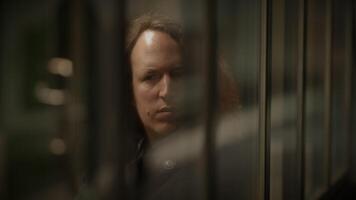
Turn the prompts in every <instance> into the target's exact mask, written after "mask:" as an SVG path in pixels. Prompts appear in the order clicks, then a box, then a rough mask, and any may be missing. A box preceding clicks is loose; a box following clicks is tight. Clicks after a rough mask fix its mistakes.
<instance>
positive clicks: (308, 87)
mask: <svg viewBox="0 0 356 200" xmlns="http://www.w3.org/2000/svg"><path fill="white" fill-rule="evenodd" d="M327 7H328V6H327V1H324V0H311V1H308V3H307V19H306V20H307V21H306V23H307V24H306V30H307V34H306V37H307V38H306V40H307V42H306V47H305V51H306V54H305V55H306V57H305V59H306V61H305V63H306V66H305V67H306V69H305V72H306V73H305V76H306V77H305V115H304V118H305V119H304V121H305V145H306V146H305V198H306V199H315V198H318V197H319V196H320V195H321V194H322V193H323V192H324V191H325V189H326V186H327V179H328V177H327V173H328V172H327V166H328V160H327V154H326V153H327V152H328V148H327V141H328V140H327V139H328V138H327V137H328V136H327V134H326V133H327V130H326V129H325V127H326V126H325V123H326V121H325V117H324V116H326V112H325V111H326V109H328V108H327V106H328V105H326V99H327V98H328V97H327V96H326V92H325V90H326V89H327V88H326V81H327V80H326V77H325V73H326V70H327V65H328V62H329V60H327V58H328V55H329V49H328V45H327V44H328V43H327V42H329V41H330V39H328V37H327V35H328V34H330V30H328V28H327V27H328V23H329V22H328V21H327V18H328V12H327Z"/></svg>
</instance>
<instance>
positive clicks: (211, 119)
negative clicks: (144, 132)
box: [204, 0, 218, 200]
mask: <svg viewBox="0 0 356 200" xmlns="http://www.w3.org/2000/svg"><path fill="white" fill-rule="evenodd" d="M206 17H207V18H206V23H207V24H206V28H207V61H208V62H207V67H208V69H207V74H206V75H207V77H206V81H207V84H206V85H207V87H206V88H205V89H206V95H207V102H206V122H205V131H206V136H205V143H204V154H205V155H204V156H205V159H206V163H205V164H206V166H205V167H206V174H205V175H206V179H205V180H206V199H207V200H214V199H217V194H216V180H217V179H216V166H215V164H216V163H215V157H216V156H215V124H216V112H217V106H218V104H217V95H218V91H217V90H218V88H217V73H218V70H217V67H218V66H217V48H218V45H217V39H218V36H217V2H216V0H208V1H207V5H206Z"/></svg>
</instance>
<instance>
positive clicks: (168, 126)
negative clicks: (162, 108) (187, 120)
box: [155, 123, 177, 136]
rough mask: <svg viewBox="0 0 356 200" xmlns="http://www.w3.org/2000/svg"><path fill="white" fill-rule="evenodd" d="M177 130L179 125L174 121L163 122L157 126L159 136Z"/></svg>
mask: <svg viewBox="0 0 356 200" xmlns="http://www.w3.org/2000/svg"><path fill="white" fill-rule="evenodd" d="M175 130H177V125H176V124H175V123H174V124H173V123H163V124H160V125H159V126H158V127H157V128H156V131H155V132H156V134H157V136H166V135H169V134H171V133H172V132H174V131H175Z"/></svg>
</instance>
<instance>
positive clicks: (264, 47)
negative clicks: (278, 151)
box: [257, 0, 271, 199]
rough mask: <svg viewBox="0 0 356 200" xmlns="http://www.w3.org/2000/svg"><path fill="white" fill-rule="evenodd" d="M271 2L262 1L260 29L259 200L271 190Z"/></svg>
mask: <svg viewBox="0 0 356 200" xmlns="http://www.w3.org/2000/svg"><path fill="white" fill-rule="evenodd" d="M270 4H271V3H270V1H269V0H261V3H260V6H261V7H260V20H261V22H260V23H261V25H260V26H261V28H260V47H261V49H260V52H259V53H260V63H259V65H260V66H259V67H260V68H259V83H258V85H259V102H258V105H259V119H258V121H259V124H258V127H259V128H258V130H259V131H258V132H259V147H260V149H259V157H260V158H259V161H260V163H259V165H258V166H259V167H260V170H259V177H260V179H259V186H258V187H259V189H258V191H259V193H258V198H257V199H269V189H270V187H269V186H270V184H269V183H270V179H269V172H270V169H269V166H270V161H269V157H270V155H269V154H270V137H269V133H268V127H267V126H268V124H269V123H267V122H269V118H268V110H267V109H268V107H269V102H268V96H267V95H268V77H267V76H268V63H269V57H270V55H268V52H270V51H268V48H269V46H270V45H269V43H270V42H269V41H270V40H271V38H270V34H269V27H270V26H269V23H270V21H269V20H270V17H269V14H270V9H271V8H270V6H271V5H270Z"/></svg>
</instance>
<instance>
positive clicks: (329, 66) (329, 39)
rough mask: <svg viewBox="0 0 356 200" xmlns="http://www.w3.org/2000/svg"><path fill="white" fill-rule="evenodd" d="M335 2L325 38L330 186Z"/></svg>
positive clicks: (329, 12) (330, 4)
mask: <svg viewBox="0 0 356 200" xmlns="http://www.w3.org/2000/svg"><path fill="white" fill-rule="evenodd" d="M333 8H334V6H333V1H332V0H327V1H326V27H325V28H326V36H325V37H326V38H325V42H326V44H325V50H326V57H325V63H326V65H325V69H324V70H325V71H324V76H325V86H324V92H325V104H324V112H325V114H324V126H325V127H324V130H325V134H326V137H325V142H326V151H325V152H324V156H325V158H326V163H327V165H326V168H327V173H328V175H327V179H328V184H329V185H330V184H331V174H332V170H333V169H332V168H331V165H332V160H331V159H332V156H331V154H332V148H331V147H332V135H331V107H332V103H331V99H332V86H331V85H332V83H331V81H332V73H331V72H332V63H333V60H332V49H333V42H332V40H333Z"/></svg>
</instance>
